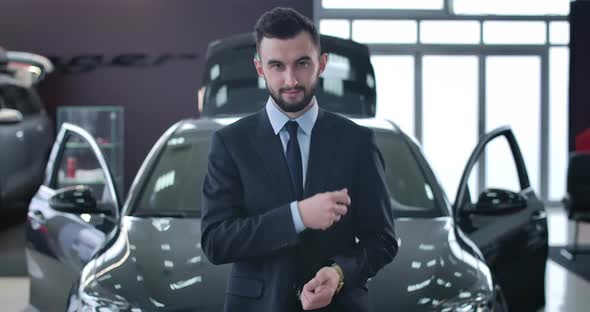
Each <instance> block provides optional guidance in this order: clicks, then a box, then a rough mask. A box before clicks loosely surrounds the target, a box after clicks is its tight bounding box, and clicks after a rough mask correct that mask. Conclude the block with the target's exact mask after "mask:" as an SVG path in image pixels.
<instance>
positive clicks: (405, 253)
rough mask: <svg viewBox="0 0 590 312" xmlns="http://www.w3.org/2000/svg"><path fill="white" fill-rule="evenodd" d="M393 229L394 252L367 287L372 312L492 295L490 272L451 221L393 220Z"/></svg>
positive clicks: (426, 308) (425, 308) (417, 308)
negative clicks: (396, 247) (396, 251)
mask: <svg viewBox="0 0 590 312" xmlns="http://www.w3.org/2000/svg"><path fill="white" fill-rule="evenodd" d="M395 231H396V233H397V236H398V239H399V240H398V243H399V250H398V254H397V255H396V257H395V258H394V260H393V262H392V263H390V264H389V265H387V266H386V267H385V268H383V269H382V270H381V271H380V272H379V273H378V274H377V276H375V277H374V278H373V279H371V280H370V281H369V283H368V285H369V293H370V297H371V305H372V306H373V310H374V311H387V310H388V307H389V308H390V307H396V308H397V309H399V311H431V310H432V309H435V310H436V308H439V307H441V306H445V307H446V306H447V305H453V304H455V303H457V301H469V300H472V299H474V298H476V297H478V296H485V297H488V296H491V295H492V293H493V291H492V289H493V287H492V281H491V273H490V270H489V268H488V267H487V266H486V265H485V264H484V263H483V262H482V261H481V260H480V258H479V257H478V256H477V254H476V253H475V252H471V251H470V250H472V247H473V245H472V243H471V241H469V240H468V239H466V238H464V235H463V234H462V233H461V232H458V231H457V230H456V229H455V227H454V223H453V221H452V219H451V218H450V217H441V218H435V219H416V218H404V219H396V220H395ZM470 245H471V246H470Z"/></svg>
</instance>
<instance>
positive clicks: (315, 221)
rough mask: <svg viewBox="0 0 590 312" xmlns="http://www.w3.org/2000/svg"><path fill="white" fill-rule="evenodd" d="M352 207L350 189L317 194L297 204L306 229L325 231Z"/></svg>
mask: <svg viewBox="0 0 590 312" xmlns="http://www.w3.org/2000/svg"><path fill="white" fill-rule="evenodd" d="M348 206H350V197H349V196H348V189H346V188H344V189H341V190H339V191H336V192H327V193H319V194H315V195H314V196H312V197H309V198H306V199H304V200H302V201H300V202H298V203H297V207H298V209H299V215H301V221H303V225H305V227H306V228H310V229H314V230H325V229H327V228H329V227H331V226H332V225H333V224H334V223H336V222H338V221H340V218H341V217H342V216H343V215H345V214H346V212H347V210H348V208H347V207H348Z"/></svg>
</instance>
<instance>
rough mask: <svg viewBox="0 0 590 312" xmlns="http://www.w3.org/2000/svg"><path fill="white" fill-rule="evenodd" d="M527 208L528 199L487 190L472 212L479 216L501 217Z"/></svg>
mask: <svg viewBox="0 0 590 312" xmlns="http://www.w3.org/2000/svg"><path fill="white" fill-rule="evenodd" d="M526 206H527V200H526V198H525V197H524V196H522V195H521V194H519V193H516V192H512V191H508V190H502V189H487V190H485V191H483V192H482V193H481V194H480V195H479V198H478V200H477V203H476V204H475V209H473V210H472V211H470V212H471V213H472V214H479V215H501V214H505V213H511V212H515V211H518V210H521V209H524V208H526Z"/></svg>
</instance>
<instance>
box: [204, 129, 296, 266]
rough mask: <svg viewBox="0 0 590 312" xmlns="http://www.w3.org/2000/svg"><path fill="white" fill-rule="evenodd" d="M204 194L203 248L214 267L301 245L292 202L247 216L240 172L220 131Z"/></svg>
mask: <svg viewBox="0 0 590 312" xmlns="http://www.w3.org/2000/svg"><path fill="white" fill-rule="evenodd" d="M202 192H203V213H202V221H201V246H202V248H203V252H204V253H205V255H206V256H207V258H209V260H210V261H211V262H212V263H213V264H224V263H230V262H238V261H243V260H247V259H251V258H256V257H265V256H269V255H272V254H273V253H276V252H277V251H279V250H281V249H283V248H286V247H290V246H293V245H296V244H298V243H299V237H298V235H297V232H296V231H295V225H294V223H293V217H292V215H291V208H290V203H285V204H284V205H282V206H280V207H277V208H274V209H270V210H269V211H267V212H265V213H263V214H260V215H253V216H252V215H251V216H247V215H245V209H244V188H243V185H242V182H241V178H240V174H239V170H238V167H237V166H236V163H235V161H234V160H233V159H232V157H231V154H230V153H229V151H228V149H227V146H226V145H225V143H224V140H223V138H222V136H221V135H220V133H219V132H215V133H214V134H213V137H212V140H211V146H210V150H209V163H208V168H207V175H206V176H205V180H204V181H203V190H202Z"/></svg>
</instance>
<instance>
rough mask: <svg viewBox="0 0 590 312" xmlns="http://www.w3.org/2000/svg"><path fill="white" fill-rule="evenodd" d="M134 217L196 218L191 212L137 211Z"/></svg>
mask: <svg viewBox="0 0 590 312" xmlns="http://www.w3.org/2000/svg"><path fill="white" fill-rule="evenodd" d="M132 216H134V217H156V218H186V217H195V216H197V213H196V212H192V211H178V210H174V211H137V212H134V213H133V214H132Z"/></svg>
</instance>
